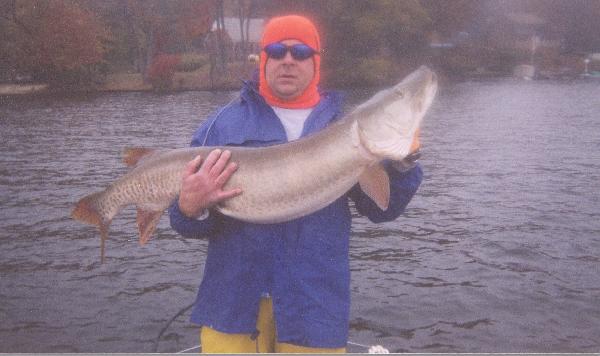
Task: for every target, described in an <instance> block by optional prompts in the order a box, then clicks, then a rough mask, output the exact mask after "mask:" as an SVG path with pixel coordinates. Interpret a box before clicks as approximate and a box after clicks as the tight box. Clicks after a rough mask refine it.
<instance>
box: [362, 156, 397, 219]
mask: <svg viewBox="0 0 600 356" xmlns="http://www.w3.org/2000/svg"><path fill="white" fill-rule="evenodd" d="M358 183H359V184H360V189H362V191H363V192H365V194H367V195H368V196H369V198H371V199H372V200H373V201H374V202H375V204H377V206H378V207H379V209H381V210H384V211H385V210H387V208H388V206H389V204H390V177H389V176H388V174H387V172H386V171H385V169H384V168H383V166H381V164H379V163H377V164H375V165H372V166H370V167H367V169H365V171H364V172H363V174H362V175H361V176H360V177H359V178H358Z"/></svg>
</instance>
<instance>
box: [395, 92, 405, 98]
mask: <svg viewBox="0 0 600 356" xmlns="http://www.w3.org/2000/svg"><path fill="white" fill-rule="evenodd" d="M395 93H396V96H398V98H399V99H404V92H403V91H402V90H395Z"/></svg>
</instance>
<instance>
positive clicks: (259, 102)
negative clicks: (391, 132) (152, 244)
mask: <svg viewBox="0 0 600 356" xmlns="http://www.w3.org/2000/svg"><path fill="white" fill-rule="evenodd" d="M340 111H341V96H340V95H339V94H338V93H335V92H331V93H322V94H321V101H320V103H319V104H318V105H317V106H316V107H315V109H314V110H313V112H312V113H311V114H310V116H309V117H308V118H307V120H306V123H305V125H304V130H303V132H302V136H306V135H308V134H311V133H314V132H316V131H319V130H321V129H323V128H324V127H326V126H327V125H328V124H329V123H331V122H333V121H335V120H336V119H338V118H339V117H340ZM286 141H287V137H286V133H285V130H284V128H283V125H282V124H281V122H280V120H279V119H278V118H277V116H276V115H275V113H274V112H273V110H272V109H271V107H270V106H269V105H268V104H267V103H266V102H265V101H264V99H263V98H262V97H261V96H260V95H259V94H258V90H257V87H256V84H251V83H248V84H246V85H245V86H244V88H243V89H242V91H241V95H240V98H239V99H237V100H235V101H234V102H232V103H230V104H228V105H227V106H225V107H224V108H222V109H221V110H219V111H218V112H217V113H216V114H214V115H213V116H212V117H210V118H209V119H208V120H206V122H204V123H203V124H202V125H201V126H200V128H199V129H198V130H197V131H196V133H195V134H194V137H193V140H192V144H191V145H192V146H200V145H206V146H224V145H229V146H252V147H256V146H268V145H274V144H281V143H285V142H286ZM385 167H386V170H387V171H388V174H389V175H390V178H391V179H390V183H391V199H390V204H389V208H388V209H387V210H386V211H382V210H380V209H379V208H378V207H377V205H375V203H374V202H373V201H372V200H371V199H370V198H369V197H367V196H366V195H365V194H364V193H363V192H362V191H361V190H360V188H359V187H358V185H357V186H355V187H354V188H353V189H351V190H350V191H349V192H348V193H347V194H346V195H344V196H342V197H341V198H339V199H338V200H336V201H335V202H333V203H332V204H331V205H329V206H327V207H325V208H323V209H321V210H319V211H317V212H315V213H313V214H310V215H308V216H305V217H302V218H299V219H296V220H293V221H289V222H285V223H279V224H267V225H263V224H251V223H246V222H242V221H239V220H235V219H233V218H230V217H227V216H224V215H222V214H219V213H218V212H215V211H211V212H210V214H209V217H208V218H206V219H205V220H196V219H190V218H187V217H186V216H184V215H183V214H182V213H181V211H180V210H179V208H178V205H177V203H175V204H173V205H172V206H171V208H170V211H169V215H170V219H171V226H172V227H173V229H174V230H175V231H177V232H178V233H179V234H181V235H182V236H184V237H186V238H208V239H209V244H208V255H207V258H206V265H205V269H204V276H203V279H202V282H201V284H200V288H199V290H198V296H197V299H196V303H195V306H194V308H193V311H192V316H191V321H192V322H193V323H196V324H199V325H206V326H209V327H211V328H213V329H215V330H217V331H220V332H225V333H244V334H253V333H256V332H257V330H256V320H257V315H258V309H259V302H260V298H261V296H264V295H265V293H268V294H269V295H270V296H271V297H272V298H273V312H274V315H275V324H276V328H277V339H278V341H279V342H285V343H291V344H295V345H301V346H307V347H324V348H338V347H346V342H347V338H348V328H349V314H350V268H349V248H348V245H349V237H350V224H351V214H350V209H349V199H352V200H353V201H354V202H355V206H356V209H357V210H358V212H359V213H360V214H362V215H364V216H366V217H368V218H369V219H370V220H371V221H373V222H383V221H391V220H394V219H396V218H397V217H398V216H399V215H400V214H401V213H402V212H403V211H404V209H405V208H406V206H407V204H408V202H409V201H410V199H411V198H412V196H413V195H414V194H415V192H416V191H417V188H418V187H419V184H420V183H421V179H422V174H423V173H422V171H421V168H420V167H419V166H418V165H417V166H416V167H415V168H413V169H411V170H409V171H408V172H404V173H400V172H398V171H397V170H396V169H394V168H392V167H391V166H390V165H389V164H386V165H385Z"/></svg>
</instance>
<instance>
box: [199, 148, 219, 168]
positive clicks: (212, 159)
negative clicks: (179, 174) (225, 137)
mask: <svg viewBox="0 0 600 356" xmlns="http://www.w3.org/2000/svg"><path fill="white" fill-rule="evenodd" d="M220 156H221V150H220V149H218V148H217V149H215V150H212V151H211V152H210V153H209V154H208V156H206V159H205V160H204V163H203V164H202V167H200V171H202V173H205V174H208V173H210V170H211V169H212V167H213V166H214V165H215V163H216V162H217V160H218V159H219V157H220Z"/></svg>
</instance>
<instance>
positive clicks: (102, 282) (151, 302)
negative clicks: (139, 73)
mask: <svg viewBox="0 0 600 356" xmlns="http://www.w3.org/2000/svg"><path fill="white" fill-rule="evenodd" d="M369 94H370V92H369V91H356V92H352V93H349V100H350V101H351V102H353V103H358V102H360V101H361V100H363V99H365V98H366V97H367V96H368V95H369ZM599 95H600V86H599V85H598V83H597V82H583V81H581V82H579V81H575V82H527V83H523V82H516V81H508V80H507V81H495V82H470V83H461V84H456V85H448V86H445V87H443V88H442V90H441V93H440V95H439V97H438V99H437V102H436V103H435V104H434V107H433V109H432V112H431V114H430V115H429V116H428V117H427V118H426V121H425V122H424V127H423V129H422V135H423V138H422V141H423V145H424V148H423V149H424V157H423V159H422V162H423V166H424V169H425V174H426V176H425V181H424V183H423V185H422V187H421V189H420V191H419V193H418V195H417V197H416V198H415V199H414V201H413V202H412V203H411V206H410V209H409V210H408V211H407V212H406V214H404V216H403V217H402V218H401V219H399V220H397V221H394V222H390V223H385V224H380V225H374V224H371V223H370V222H368V221H366V220H365V219H363V218H361V217H358V216H356V217H355V219H354V225H353V235H352V241H351V257H352V262H351V269H352V301H353V304H352V318H351V319H352V322H351V339H352V340H353V341H355V342H358V343H363V344H382V345H384V346H386V347H388V348H390V349H391V350H392V351H398V352H402V351H409V352H519V351H521V352H523V351H526V352H549V351H561V352H574V351H577V352H592V351H598V349H600V347H599V345H598V344H599V342H598V340H599V339H600V334H599V332H598V330H600V325H599V322H598V320H600V310H598V308H597V298H596V296H597V294H598V292H599V287H598V286H599V285H600V277H598V273H597V264H598V261H599V260H600V256H599V254H598V251H600V238H599V236H600V219H599V218H600V213H599V212H598V211H599V209H598V208H599V207H600V204H599V203H600V193H599V191H598V189H595V188H594V187H597V182H598V181H600V153H599V152H600V139H598V137H600V123H599V121H598V120H597V112H598V111H599V109H600V104H599V102H598V100H597V98H598V97H599ZM235 96H236V94H235V93H229V92H224V93H200V92H186V93H177V94H170V95H156V94H149V93H114V94H105V95H86V96H80V97H41V98H35V99H32V98H29V99H22V98H11V99H7V98H2V101H1V102H2V104H1V105H0V138H1V139H2V146H1V152H0V204H1V206H2V223H1V226H0V227H1V229H0V254H1V258H0V271H1V273H2V277H1V278H0V301H1V303H0V316H1V318H2V320H3V321H4V322H3V326H2V327H0V335H1V338H2V340H3V342H2V346H1V347H0V351H2V352H17V351H19V352H54V351H56V352H147V351H151V350H152V347H153V345H154V341H155V338H156V336H157V335H158V333H159V332H160V330H161V329H162V328H163V327H164V325H165V323H166V322H167V321H168V320H169V319H170V318H171V317H172V316H174V315H175V314H176V313H177V312H178V311H179V310H180V309H181V308H183V307H184V306H186V305H188V304H189V303H190V302H191V301H192V300H193V298H194V295H195V290H196V288H197V285H198V282H199V280H200V276H201V271H202V267H203V263H204V256H205V255H206V242H205V241H196V240H186V239H183V238H181V237H179V236H177V235H176V234H175V233H174V232H173V231H172V230H170V228H169V226H168V222H167V219H166V218H163V220H162V221H161V223H160V224H159V226H158V229H157V233H156V236H155V237H154V238H153V240H151V241H150V243H149V244H148V245H146V246H144V247H141V248H140V247H138V245H137V242H136V239H137V233H136V231H135V226H134V225H135V224H134V223H133V221H134V210H133V209H131V208H130V209H126V210H125V212H124V213H123V214H121V215H119V216H118V217H117V218H116V219H115V221H114V223H113V224H112V226H111V233H110V240H109V241H108V242H107V261H106V263H105V264H103V265H101V264H100V263H99V241H98V236H97V232H96V230H95V229H94V228H93V227H88V226H83V225H80V224H78V223H76V222H73V221H72V220H71V219H69V217H68V214H69V212H70V209H71V206H72V204H73V202H74V201H76V200H77V199H78V198H79V197H81V196H83V195H85V194H88V193H90V192H92V191H95V190H99V189H100V188H101V187H103V186H105V185H106V184H108V183H109V182H110V181H112V180H113V179H114V178H115V177H117V176H118V175H120V174H122V173H123V172H125V168H124V167H123V166H122V164H121V163H120V155H121V152H122V149H123V147H125V146H153V147H183V146H186V145H187V144H188V142H189V139H190V137H191V134H192V132H193V131H194V130H195V129H196V127H197V126H198V124H199V121H200V119H201V118H203V117H205V116H206V115H207V114H208V113H209V112H211V111H212V110H213V109H214V108H215V107H217V106H220V105H223V104H225V103H226V102H228V101H229V100H231V99H233V98H234V97H235ZM196 343H197V331H196V329H195V328H194V327H193V326H191V325H189V323H188V322H187V315H186V316H183V317H180V318H178V319H177V320H176V321H175V322H174V324H172V325H171V326H170V328H169V329H168V330H167V332H166V333H165V335H164V336H163V339H161V342H160V349H159V350H160V351H177V350H181V349H184V348H187V347H189V346H192V345H194V344H196ZM350 350H351V351H364V350H361V349H356V350H354V349H352V348H351V349H350Z"/></svg>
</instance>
